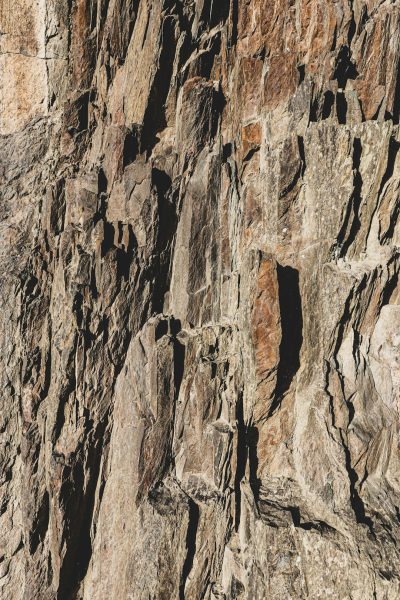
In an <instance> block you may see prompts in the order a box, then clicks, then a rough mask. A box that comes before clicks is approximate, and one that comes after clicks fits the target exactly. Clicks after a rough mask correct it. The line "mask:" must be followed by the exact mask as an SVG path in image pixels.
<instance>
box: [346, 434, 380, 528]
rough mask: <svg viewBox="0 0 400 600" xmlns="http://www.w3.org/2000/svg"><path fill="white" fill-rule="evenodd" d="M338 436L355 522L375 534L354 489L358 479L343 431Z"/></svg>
mask: <svg viewBox="0 0 400 600" xmlns="http://www.w3.org/2000/svg"><path fill="white" fill-rule="evenodd" d="M340 437H341V440H342V446H343V449H344V453H345V459H346V470H347V473H348V477H349V483H350V503H351V507H352V509H353V512H354V516H355V518H356V521H357V523H362V524H364V525H367V527H368V529H369V530H370V532H371V534H372V535H374V536H375V533H374V527H373V525H374V524H373V521H372V519H371V518H370V517H368V516H367V515H366V514H365V507H364V503H363V501H362V500H361V498H360V496H359V494H358V492H357V489H356V484H357V481H358V475H357V473H356V471H355V470H354V469H353V467H352V465H351V455H350V450H349V448H348V446H347V444H346V442H345V439H344V435H343V432H342V431H340Z"/></svg>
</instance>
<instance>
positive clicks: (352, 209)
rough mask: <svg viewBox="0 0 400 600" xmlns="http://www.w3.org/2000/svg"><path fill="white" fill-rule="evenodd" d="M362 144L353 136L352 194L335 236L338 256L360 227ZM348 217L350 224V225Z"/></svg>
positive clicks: (346, 249)
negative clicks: (337, 233) (341, 223)
mask: <svg viewBox="0 0 400 600" xmlns="http://www.w3.org/2000/svg"><path fill="white" fill-rule="evenodd" d="M361 153H362V146H361V140H360V138H354V141H353V194H352V196H351V198H350V201H349V203H348V205H347V210H346V214H345V217H344V221H343V225H342V227H341V229H340V232H339V235H338V237H337V242H336V243H337V247H338V248H339V256H345V255H346V253H347V251H348V249H349V248H350V246H351V245H352V243H353V242H354V240H355V238H356V235H357V233H358V231H359V230H360V227H361V220H360V214H359V212H360V206H361V200H362V186H363V180H362V177H361V173H360V161H361ZM350 219H352V220H351V225H350Z"/></svg>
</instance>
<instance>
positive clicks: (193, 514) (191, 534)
mask: <svg viewBox="0 0 400 600" xmlns="http://www.w3.org/2000/svg"><path fill="white" fill-rule="evenodd" d="M199 516H200V511H199V507H198V505H197V504H196V503H195V502H194V501H193V500H192V499H191V498H189V523H188V528H187V533H186V558H185V562H184V564H183V568H182V575H181V582H180V586H179V600H185V585H186V581H187V578H188V576H189V573H190V571H191V570H192V567H193V561H194V557H195V554H196V536H197V528H198V526H199Z"/></svg>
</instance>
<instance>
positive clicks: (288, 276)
mask: <svg viewBox="0 0 400 600" xmlns="http://www.w3.org/2000/svg"><path fill="white" fill-rule="evenodd" d="M277 275H278V286H279V308H280V315H281V328H282V338H281V344H280V347H279V365H278V373H277V382H276V389H275V395H274V399H273V402H272V404H271V408H270V411H269V416H270V415H272V414H273V413H274V412H275V410H276V409H277V408H278V406H279V405H280V403H281V400H282V397H283V395H284V394H285V393H286V392H287V390H288V389H289V387H290V384H291V383H292V381H293V378H294V376H295V375H296V373H297V371H298V369H299V367H300V350H301V347H302V344H303V315H302V306H301V296H300V287H299V272H298V271H297V270H296V269H293V268H292V267H289V266H288V267H283V266H281V265H278V268H277Z"/></svg>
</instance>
